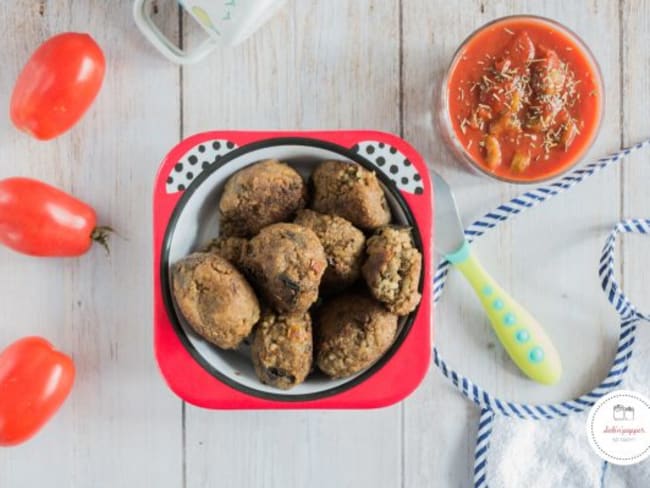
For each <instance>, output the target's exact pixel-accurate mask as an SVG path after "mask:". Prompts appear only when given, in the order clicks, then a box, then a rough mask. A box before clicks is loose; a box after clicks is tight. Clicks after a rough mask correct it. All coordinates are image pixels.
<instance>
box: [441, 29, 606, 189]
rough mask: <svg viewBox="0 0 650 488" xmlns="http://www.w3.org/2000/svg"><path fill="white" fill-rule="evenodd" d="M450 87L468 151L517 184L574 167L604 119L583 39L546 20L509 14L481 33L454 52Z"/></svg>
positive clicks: (457, 128) (454, 117)
mask: <svg viewBox="0 0 650 488" xmlns="http://www.w3.org/2000/svg"><path fill="white" fill-rule="evenodd" d="M447 90H448V92H447V100H448V110H449V117H450V120H451V123H452V126H453V129H454V133H455V135H456V138H457V139H458V141H459V142H460V144H461V145H462V146H463V147H464V149H465V151H466V152H467V154H468V155H469V156H470V158H471V159H472V160H473V161H474V162H475V164H477V165H478V166H480V167H481V168H482V169H483V170H484V171H486V172H489V173H492V174H494V175H496V176H498V177H501V178H504V179H507V180H511V181H521V182H530V181H537V180H543V179H546V178H550V177H552V176H555V175H557V174H559V173H561V172H562V171H564V170H566V169H568V168H569V167H570V166H572V165H573V164H574V163H575V162H577V161H578V160H579V159H580V158H581V157H582V155H583V154H584V153H585V151H586V150H587V149H588V147H589V145H590V144H591V142H592V141H593V139H594V138H595V136H596V132H597V131H598V127H599V124H600V119H601V113H602V87H601V80H600V74H599V72H598V68H597V67H596V65H595V63H594V62H593V61H592V58H591V57H590V55H589V53H588V52H587V51H586V49H585V48H584V47H583V46H582V45H581V44H580V43H579V41H577V40H576V39H574V38H573V37H572V36H571V35H570V34H569V33H568V32H565V31H563V30H562V29H561V28H560V27H559V26H555V25H554V24H552V23H549V22H546V21H544V20H541V19H534V18H512V19H505V20H503V21H498V22H495V23H493V24H490V25H489V26H487V27H485V28H484V29H482V30H480V31H479V32H477V33H476V34H475V35H474V36H473V37H472V38H470V39H469V40H468V41H467V42H466V44H465V46H464V47H463V48H462V51H461V52H459V54H458V55H457V56H456V61H455V62H454V64H453V65H452V67H451V69H450V74H449V76H448V82H447Z"/></svg>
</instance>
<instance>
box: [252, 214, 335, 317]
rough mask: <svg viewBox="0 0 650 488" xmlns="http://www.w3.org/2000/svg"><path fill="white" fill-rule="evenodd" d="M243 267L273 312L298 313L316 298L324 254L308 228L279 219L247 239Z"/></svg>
mask: <svg viewBox="0 0 650 488" xmlns="http://www.w3.org/2000/svg"><path fill="white" fill-rule="evenodd" d="M244 267H245V269H246V271H247V273H248V274H249V275H250V276H251V277H252V278H253V280H254V281H255V283H256V284H257V286H258V288H259V290H260V291H261V292H262V294H263V295H264V297H265V298H266V300H267V302H268V303H269V304H270V305H271V306H272V307H273V308H274V309H275V310H276V311H277V312H280V313H301V312H305V311H306V310H307V309H308V308H309V307H310V306H311V305H312V304H313V303H314V302H315V301H316V300H317V299H318V287H319V285H320V281H321V278H322V277H323V273H324V272H325V268H326V267H327V258H326V257H325V251H324V249H323V246H322V244H321V243H320V241H319V240H318V237H317V236H316V234H314V232H313V231H312V230H310V229H307V228H306V227H302V226H300V225H297V224H287V223H280V224H273V225H269V226H268V227H265V228H264V229H262V230H261V231H260V233H259V234H257V235H256V236H255V237H253V238H252V239H251V240H250V242H249V243H248V247H247V253H246V258H245V263H244Z"/></svg>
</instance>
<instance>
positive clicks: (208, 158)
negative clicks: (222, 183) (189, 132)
mask: <svg viewBox="0 0 650 488" xmlns="http://www.w3.org/2000/svg"><path fill="white" fill-rule="evenodd" d="M236 148H237V145H236V144H235V143H234V142H232V141H228V140H225V139H215V140H212V141H204V142H202V143H201V144H197V145H196V146H194V147H193V148H192V149H190V150H189V151H188V152H186V153H185V154H183V156H182V157H181V158H180V159H179V160H178V161H177V162H176V164H175V165H174V167H173V168H172V170H171V172H170V173H169V174H168V175H167V182H166V185H165V190H166V191H167V193H176V192H179V191H185V189H186V188H187V187H188V186H190V183H192V182H193V181H194V180H195V179H196V178H197V177H198V176H199V175H200V174H201V173H202V172H203V171H204V170H206V169H208V168H209V167H211V166H212V165H214V164H217V163H218V162H219V160H220V159H221V158H222V157H223V156H224V155H225V154H228V153H229V152H230V151H232V150H233V149H236Z"/></svg>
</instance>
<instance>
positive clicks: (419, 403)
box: [403, 0, 620, 488]
mask: <svg viewBox="0 0 650 488" xmlns="http://www.w3.org/2000/svg"><path fill="white" fill-rule="evenodd" d="M426 5H427V2H419V1H417V0H405V1H404V6H403V11H404V26H403V31H404V35H405V37H404V73H405V79H404V90H405V91H404V100H405V109H404V117H405V120H407V121H409V123H407V124H406V125H405V136H406V138H407V139H408V140H410V141H411V142H413V143H414V144H415V146H416V147H418V149H419V150H420V151H421V152H422V153H423V154H424V156H425V157H426V158H428V159H429V162H430V164H431V166H432V167H433V168H435V169H436V170H437V171H439V172H440V173H442V174H443V175H444V176H445V177H446V178H447V179H448V181H449V182H450V183H451V184H452V186H453V187H454V188H455V189H456V194H457V197H458V202H459V205H460V208H461V212H462V213H463V215H464V217H465V219H466V222H468V223H469V222H470V221H472V220H473V219H474V218H477V217H479V216H480V215H482V214H483V213H485V211H487V210H489V209H491V208H494V207H495V206H496V205H498V204H499V203H501V202H504V201H506V200H507V199H509V198H511V197H513V196H515V195H516V194H518V193H519V192H520V191H522V189H521V188H518V187H516V186H508V185H503V184H500V183H496V182H492V181H490V180H487V179H485V178H483V177H481V176H476V175H473V174H471V173H469V172H467V171H466V170H465V168H463V167H459V166H458V164H457V163H455V162H453V160H452V158H451V157H450V156H449V155H448V153H447V152H446V150H445V148H444V147H443V145H442V142H441V140H440V138H439V137H438V135H437V133H436V132H435V129H434V128H433V127H432V125H431V120H432V118H433V117H434V114H432V107H433V106H434V102H435V96H436V95H437V93H438V86H437V84H438V83H439V82H440V80H441V78H442V76H443V74H444V71H445V69H446V68H447V66H448V63H449V62H450V59H451V57H452V55H453V53H454V50H455V49H456V48H457V47H458V45H459V43H460V42H461V41H462V40H463V39H464V38H465V37H466V36H467V35H469V34H470V33H471V32H472V31H473V30H474V29H475V28H477V27H479V26H481V25H482V24H484V23H485V22H487V21H489V20H490V19H493V18H496V17H500V16H503V15H513V14H518V13H521V12H526V13H533V14H537V15H542V16H546V17H551V18H554V19H557V20H558V21H560V22H562V23H564V24H566V25H567V26H569V27H570V28H571V29H573V30H574V31H576V32H577V33H578V34H579V35H580V36H581V37H583V38H584V40H585V42H587V44H588V45H589V46H590V48H591V49H592V50H593V52H594V54H595V56H596V57H597V59H598V61H599V62H600V64H601V68H602V72H603V76H604V80H605V85H606V87H607V90H606V92H607V97H606V115H605V119H604V121H603V125H602V129H601V133H600V137H599V138H598V141H597V142H596V144H595V145H594V148H593V150H592V151H591V152H590V154H593V155H601V154H603V153H606V152H608V151H611V150H614V149H617V148H618V145H619V142H620V125H619V122H620V117H619V107H620V101H619V95H618V94H619V89H618V87H619V74H620V65H619V52H618V34H617V33H618V20H617V19H618V5H617V4H616V3H615V2H607V1H597V2H589V3H587V2H571V3H567V2H562V1H557V2H534V1H531V2H522V1H502V2H475V1H464V2H430V3H428V8H427V6H426ZM432 26H436V27H435V28H433V27H432ZM605 32H608V33H611V35H604V34H603V33H605ZM432 87H433V89H432ZM423 93H425V94H426V93H432V97H433V98H434V99H433V100H431V101H429V102H427V103H422V94H423ZM619 172H620V169H617V168H612V169H609V170H608V171H607V174H602V175H599V176H597V177H594V179H592V180H590V181H587V182H585V183H584V184H582V185H581V186H580V187H578V188H576V189H575V190H574V191H572V192H571V193H570V194H567V195H563V196H561V197H558V198H556V199H555V200H554V201H551V202H548V203H547V204H545V205H543V206H541V207H539V208H537V209H534V210H531V211H530V212H528V213H527V214H526V215H525V216H522V217H521V218H518V219H515V220H514V221H512V222H511V223H510V222H509V223H508V224H506V225H503V226H501V227H500V228H499V229H498V230H497V231H496V232H493V233H491V234H489V235H487V236H486V237H484V238H482V239H481V240H480V241H479V242H477V243H476V245H475V249H476V251H477V253H478V254H479V255H480V257H481V259H482V261H483V262H484V264H485V266H486V267H487V269H489V270H491V271H493V273H494V275H495V276H497V277H498V278H499V279H500V280H501V281H502V283H503V285H504V286H505V287H506V288H507V289H510V290H512V291H513V293H514V294H515V296H516V297H518V299H519V300H521V302H522V303H523V304H525V305H527V306H528V307H529V308H530V310H531V311H532V312H533V313H535V314H536V315H537V316H538V318H539V319H540V320H541V321H542V322H543V323H544V325H545V326H546V327H547V328H548V330H549V333H550V334H551V336H552V337H553V338H555V340H556V342H557V345H558V348H559V350H560V353H561V355H562V358H563V362H564V367H565V374H564V378H563V380H562V382H561V383H560V384H558V385H556V386H554V387H552V388H548V387H542V386H538V385H536V384H534V383H533V382H530V381H527V380H525V379H524V378H523V377H522V376H521V375H520V374H519V373H518V372H517V370H516V369H515V367H514V366H513V365H512V363H511V362H510V360H509V359H508V357H507V355H506V354H505V352H504V351H503V349H502V348H501V346H500V345H499V344H498V342H497V341H496V340H495V338H494V335H493V333H492V331H491V329H490V327H489V324H488V322H487V319H486V318H485V317H484V315H483V313H482V311H481V309H480V307H479V305H478V302H477V300H476V299H475V298H474V297H473V296H472V294H471V293H472V292H471V290H470V288H469V287H468V286H467V285H466V283H464V282H463V280H462V278H460V277H459V276H458V275H456V274H455V273H452V276H451V278H450V280H449V287H448V290H447V293H446V296H445V297H444V298H443V301H442V302H441V304H440V307H439V310H438V312H437V315H436V341H437V343H438V347H439V349H440V351H441V354H443V355H444V357H445V358H446V359H447V360H448V361H449V362H450V363H451V364H452V365H453V366H455V367H456V368H457V369H458V370H459V371H460V372H462V373H464V374H466V375H468V376H469V377H471V378H473V379H474V380H475V381H476V382H477V383H478V384H480V385H481V386H483V387H485V388H487V389H488V390H489V391H491V392H492V393H493V394H495V395H497V396H499V397H501V398H506V399H512V400H517V401H525V402H531V403H533V402H548V401H556V400H563V399H568V398H573V397H575V396H576V395H578V394H581V393H583V392H586V391H588V390H589V389H590V388H592V387H594V386H595V385H597V384H598V383H599V382H600V380H601V378H602V377H603V375H604V373H605V372H606V371H607V369H608V367H609V362H610V361H611V358H612V357H613V354H614V351H615V344H616V339H615V337H616V331H617V323H616V314H615V313H613V312H612V310H611V307H610V306H609V304H608V303H607V301H606V300H605V298H604V295H603V294H602V292H601V290H600V286H599V284H598V281H597V279H596V269H597V268H596V266H597V263H598V259H599V255H600V249H601V247H602V241H603V238H604V236H605V234H606V229H607V227H608V226H610V225H611V224H612V223H613V222H615V221H616V220H617V219H618V217H619V215H620V201H619V197H618V195H619V191H620V180H619ZM578 345H579V348H578ZM405 404H406V412H405V425H404V429H405V432H404V437H405V455H404V457H405V460H406V462H405V474H406V475H405V480H404V481H405V486H408V487H414V488H415V487H420V486H426V484H427V483H428V484H429V485H430V486H458V487H461V486H469V485H470V481H471V479H472V477H473V475H472V471H471V468H472V463H473V452H474V446H475V424H476V420H477V415H478V414H477V411H476V409H475V408H474V407H473V406H471V405H468V403H467V402H466V401H465V400H462V399H461V398H460V397H459V396H458V394H457V393H456V392H454V391H453V390H452V389H451V388H450V387H449V386H448V384H447V383H446V381H444V380H441V379H440V377H439V374H438V373H437V372H435V371H433V372H432V373H431V374H430V379H429V381H427V382H425V384H424V385H423V387H421V388H420V389H419V390H418V391H417V392H416V393H415V394H414V395H413V396H412V397H411V398H409V399H408V400H407V401H406V402H405ZM441 419H444V420H443V421H441ZM432 439H439V441H436V442H432ZM441 446H445V447H444V449H441Z"/></svg>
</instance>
